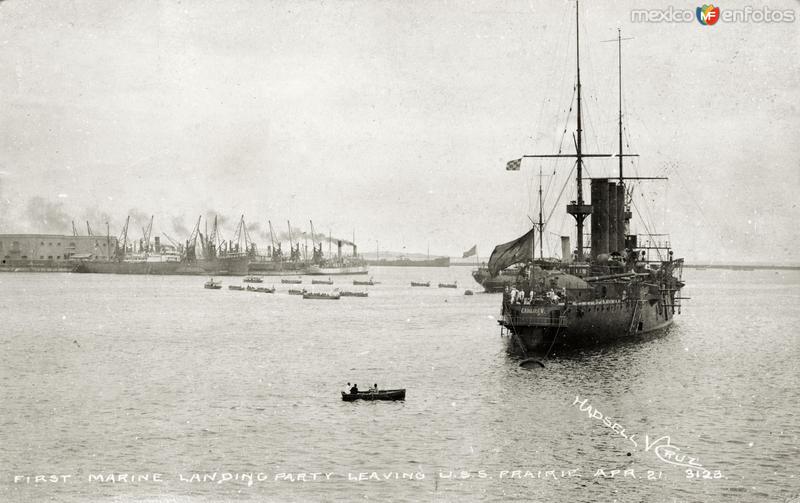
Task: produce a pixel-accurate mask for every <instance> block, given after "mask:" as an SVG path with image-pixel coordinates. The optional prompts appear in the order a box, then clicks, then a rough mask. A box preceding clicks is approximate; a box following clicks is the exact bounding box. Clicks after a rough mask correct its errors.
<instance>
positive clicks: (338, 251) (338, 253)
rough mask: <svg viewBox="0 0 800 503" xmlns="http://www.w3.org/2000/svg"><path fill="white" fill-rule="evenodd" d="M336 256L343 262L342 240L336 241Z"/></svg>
mask: <svg viewBox="0 0 800 503" xmlns="http://www.w3.org/2000/svg"><path fill="white" fill-rule="evenodd" d="M336 256H337V257H338V258H339V260H342V240H341V239H340V240H338V241H336Z"/></svg>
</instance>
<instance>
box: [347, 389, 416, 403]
mask: <svg viewBox="0 0 800 503" xmlns="http://www.w3.org/2000/svg"><path fill="white" fill-rule="evenodd" d="M405 399H406V390H405V389H382V390H378V391H359V392H358V393H355V394H353V393H345V392H344V391H342V400H344V401H345V402H355V401H356V400H405Z"/></svg>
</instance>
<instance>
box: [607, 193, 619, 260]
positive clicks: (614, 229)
mask: <svg viewBox="0 0 800 503" xmlns="http://www.w3.org/2000/svg"><path fill="white" fill-rule="evenodd" d="M618 232H619V222H618V221H617V184H616V183H614V182H609V183H608V251H609V253H611V252H615V251H618V250H617V233H618Z"/></svg>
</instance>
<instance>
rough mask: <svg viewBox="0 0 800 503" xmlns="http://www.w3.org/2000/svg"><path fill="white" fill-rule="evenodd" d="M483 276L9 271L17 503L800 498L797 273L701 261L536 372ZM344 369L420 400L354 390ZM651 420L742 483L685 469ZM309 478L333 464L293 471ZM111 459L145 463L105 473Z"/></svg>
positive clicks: (451, 271)
mask: <svg viewBox="0 0 800 503" xmlns="http://www.w3.org/2000/svg"><path fill="white" fill-rule="evenodd" d="M469 273H470V269H469V268H467V267H451V268H448V269H444V268H442V269H438V268H437V269H425V268H418V269H404V268H373V270H372V275H374V277H375V280H376V281H380V282H381V284H380V285H377V286H374V287H369V291H370V297H369V298H343V299H341V300H339V301H310V300H305V301H304V300H302V299H301V298H298V297H294V296H288V295H287V294H286V293H285V292H286V290H287V289H288V285H280V284H277V285H276V286H277V287H278V290H279V293H278V294H275V295H266V294H256V293H251V292H236V291H228V290H227V285H228V284H231V283H234V282H235V283H238V280H236V279H232V278H224V282H225V288H226V289H224V290H221V291H211V290H204V289H203V288H202V283H203V281H204V280H205V278H200V277H144V276H138V277H137V276H105V275H67V274H3V275H0V319H2V334H1V335H0V390H2V391H0V393H1V394H0V400H1V403H0V406H1V407H0V445H2V449H1V450H0V500H1V501H44V500H50V499H52V500H55V501H177V502H183V501H187V502H188V501H191V502H206V501H332V500H336V501H354V500H372V501H387V500H392V501H419V500H423V501H473V500H475V501H477V500H485V501H512V500H519V501H543V502H545V501H546V502H550V501H564V502H573V501H620V502H628V501H630V502H639V501H649V502H650V501H664V502H673V501H726V502H728V501H743V502H750V501H788V500H791V499H792V498H796V497H798V496H800V479H799V478H798V477H800V476H799V475H798V466H799V465H798V459H800V442H798V430H800V427H799V426H798V416H797V410H798V398H799V397H800V393H798V388H797V379H798V373H799V372H798V370H800V368H799V364H798V362H800V344H798V341H797V328H796V324H797V321H798V319H800V316H799V315H800V274H799V273H798V272H780V273H778V272H775V271H752V272H745V271H739V272H724V271H716V270H705V271H693V270H687V271H686V274H685V277H686V279H687V281H688V283H689V285H690V286H689V287H688V288H687V289H686V290H685V292H684V295H686V296H691V297H692V300H690V301H685V303H684V310H683V314H682V315H681V316H679V317H678V321H677V324H676V325H675V326H674V327H672V328H671V329H670V330H669V332H668V333H666V334H664V335H663V336H661V337H658V338H654V339H652V340H649V341H645V342H640V343H636V344H625V345H619V346H615V347H609V348H605V349H604V350H602V351H599V350H598V351H588V352H585V353H583V354H578V355H568V356H557V357H556V358H551V359H550V360H549V361H548V362H547V368H546V369H540V370H536V371H528V370H524V369H521V368H519V366H518V362H517V361H516V360H514V359H513V358H511V357H509V356H507V354H506V352H505V343H506V341H505V339H504V338H503V337H501V336H500V329H499V327H498V326H497V324H496V321H495V318H494V317H495V316H497V314H498V312H499V297H498V295H489V294H476V295H474V296H471V297H469V296H464V295H463V287H467V288H475V287H477V285H474V284H473V283H472V280H471V278H470V276H469ZM351 279H352V278H348V279H341V280H337V283H338V284H341V285H344V284H346V283H349V282H350V280H351ZM412 279H413V280H431V281H432V282H433V283H434V284H435V283H436V282H438V281H451V280H455V279H457V280H458V281H459V285H460V286H461V287H462V288H459V289H458V290H444V289H437V288H435V287H434V288H428V289H425V288H411V287H410V286H409V281H410V280H412ZM306 282H309V280H308V278H307V279H306ZM350 288H363V287H352V286H350ZM477 289H480V288H479V287H477ZM347 381H351V382H357V383H359V385H360V386H361V387H366V386H367V385H369V384H372V383H374V382H377V383H379V385H380V386H381V387H386V388H391V387H405V388H407V389H408V394H407V401H406V402H404V403H403V402H397V403H390V402H385V403H345V402H342V401H341V400H340V398H339V392H340V390H341V389H342V388H343V387H344V385H345V383H346V382H347ZM576 396H579V397H580V400H583V399H587V402H586V405H591V406H592V410H591V411H590V412H586V411H583V412H582V411H580V410H579V408H578V406H577V405H573V403H574V401H575V399H576ZM595 411H597V412H595ZM592 413H595V417H594V418H592V417H590V415H591V414H592ZM597 414H601V415H602V416H603V417H606V416H607V417H609V418H611V421H610V423H612V422H614V423H619V425H620V426H618V427H617V429H621V428H624V429H625V435H626V436H627V437H629V438H627V439H626V438H624V437H623V436H622V435H620V434H619V433H618V432H616V431H614V430H613V429H612V428H611V427H609V426H608V425H606V424H604V423H603V421H602V419H600V418H598V417H597ZM631 435H635V436H633V437H631ZM645 435H647V437H648V439H649V441H648V443H652V442H654V441H655V440H656V439H658V438H660V437H663V436H665V435H667V436H669V437H670V442H671V444H672V445H673V446H674V449H673V450H675V449H679V450H680V452H681V453H686V454H688V455H689V456H691V457H693V458H694V459H695V460H696V461H695V462H696V463H698V464H702V466H703V467H705V468H707V469H708V470H709V471H710V472H711V473H712V474H716V472H717V471H719V474H720V475H721V476H722V477H724V478H721V479H716V480H714V479H713V478H712V479H711V480H704V479H702V478H701V479H700V480H698V479H696V478H692V479H689V478H687V474H686V473H685V470H684V469H682V468H679V467H677V466H674V465H671V464H669V463H666V462H664V461H662V460H660V459H659V458H658V457H657V456H656V455H655V448H653V446H652V445H651V446H650V447H651V449H650V450H646V449H645ZM633 439H635V440H637V442H636V444H634V442H633ZM663 442H664V441H663V440H662V441H661V443H663ZM598 469H603V470H604V472H603V473H604V474H605V475H607V476H610V473H612V470H620V471H619V472H618V473H616V474H615V477H614V478H604V477H603V476H602V475H603V474H600V475H597V470H598ZM462 470H464V471H466V473H465V474H463V477H464V478H447V477H446V475H447V474H448V473H449V472H450V471H454V472H455V473H454V476H456V477H461V476H462V474H461V473H460V471H462ZM549 470H552V471H555V474H551V475H546V474H545V471H549ZM562 470H564V471H565V472H566V471H568V470H572V471H571V472H568V473H566V474H562V472H561V471H562ZM625 470H628V472H627V473H625ZM631 470H632V471H631ZM648 470H650V471H652V473H651V474H650V475H651V477H652V478H654V479H655V480H648V479H647V475H648ZM514 471H519V472H517V473H514ZM526 471H527V472H528V473H526ZM540 471H541V473H539V472H540ZM214 472H216V477H217V479H216V481H211V480H206V481H203V480H202V476H203V475H206V476H208V477H209V478H210V477H212V476H213V474H214ZM312 472H324V473H328V474H330V478H328V479H327V480H326V476H325V475H317V480H316V481H312V480H311V476H310V475H307V476H306V479H307V481H302V480H294V481H290V480H283V479H281V480H275V478H276V476H277V477H279V478H281V477H288V475H280V474H289V473H291V474H294V476H296V474H298V473H307V474H310V473H312ZM109 474H111V476H112V477H115V478H116V479H120V478H122V474H130V475H129V477H134V478H135V477H138V478H139V479H141V478H143V477H150V480H136V481H134V482H130V479H129V480H128V481H127V482H126V481H117V482H110V481H109V482H100V481H98V480H96V477H98V476H102V477H103V480H107V479H108V477H109ZM153 474H158V475H153ZM195 474H197V475H195ZM242 474H245V476H244V477H245V478H244V479H242ZM247 474H252V477H253V479H252V485H251V484H250V483H249V480H248V479H247ZM570 474H572V475H573V476H569V475H570ZM36 475H56V476H59V475H60V476H68V477H66V481H63V480H64V479H63V478H62V479H61V480H62V481H59V482H39V483H36V482H35V480H36V479H35V478H33V477H34V476H36ZM193 475H194V477H193ZM553 475H555V477H554V476H553ZM562 475H564V476H562ZM596 475H597V476H596ZM623 475H625V476H624V477H623ZM700 475H702V474H700ZM15 476H16V477H17V482H16V483H15V481H14V480H15ZM26 476H30V477H31V479H26V478H25V477H26ZM712 476H713V475H712ZM154 477H155V478H157V479H159V480H156V481H154V480H153V478H154ZM197 477H200V478H201V480H200V481H197ZM223 477H224V478H226V479H227V478H229V477H233V479H234V480H225V481H224V482H221V483H220V482H219V480H221V478H223ZM359 477H361V478H364V479H366V480H362V481H358V480H350V479H351V478H354V479H358V478H359ZM386 477H388V480H386ZM409 477H411V478H412V479H409ZM633 477H636V478H633ZM90 478H92V480H90ZM236 478H239V480H238V481H237V480H236ZM259 478H260V479H262V480H259ZM376 478H380V479H382V480H375V479H376ZM264 479H266V480H264ZM28 480H29V482H28Z"/></svg>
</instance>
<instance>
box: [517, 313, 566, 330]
mask: <svg viewBox="0 0 800 503" xmlns="http://www.w3.org/2000/svg"><path fill="white" fill-rule="evenodd" d="M509 323H510V324H511V325H525V326H526V327H527V326H531V325H535V326H540V327H566V326H567V317H566V316H559V317H557V318H556V317H552V316H531V315H529V314H516V313H515V314H513V315H510V316H509Z"/></svg>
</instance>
